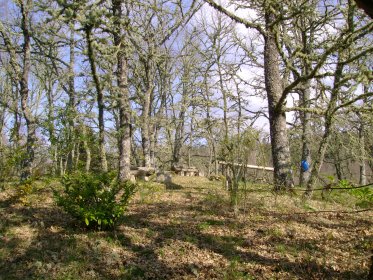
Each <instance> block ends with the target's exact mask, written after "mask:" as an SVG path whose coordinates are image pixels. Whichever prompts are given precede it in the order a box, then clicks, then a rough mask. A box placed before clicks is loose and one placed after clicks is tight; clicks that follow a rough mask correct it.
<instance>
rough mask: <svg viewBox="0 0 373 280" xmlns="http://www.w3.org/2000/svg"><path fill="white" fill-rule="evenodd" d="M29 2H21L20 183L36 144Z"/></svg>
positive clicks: (29, 171) (29, 169)
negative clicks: (23, 148)
mask: <svg viewBox="0 0 373 280" xmlns="http://www.w3.org/2000/svg"><path fill="white" fill-rule="evenodd" d="M30 8H31V0H28V1H26V3H24V2H23V1H21V12H22V25H21V27H22V33H23V39H24V42H23V51H22V53H23V69H22V76H21V78H20V81H19V83H20V94H21V108H22V112H23V116H24V118H25V120H26V126H27V140H26V155H25V158H24V159H23V162H22V171H21V182H23V181H25V180H27V179H29V178H30V177H31V175H32V165H33V162H34V157H35V143H36V120H35V117H34V116H33V115H32V112H31V110H30V108H29V106H28V97H29V89H28V86H29V73H30V67H31V36H30V31H29V26H28V23H29V20H30V18H29V9H30Z"/></svg>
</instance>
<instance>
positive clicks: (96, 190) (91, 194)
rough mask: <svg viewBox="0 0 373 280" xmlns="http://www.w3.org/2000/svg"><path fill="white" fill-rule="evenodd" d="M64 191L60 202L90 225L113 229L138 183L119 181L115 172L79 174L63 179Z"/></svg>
mask: <svg viewBox="0 0 373 280" xmlns="http://www.w3.org/2000/svg"><path fill="white" fill-rule="evenodd" d="M62 185H63V186H64V187H65V189H64V192H63V194H59V193H57V192H55V198H56V201H57V204H58V205H59V206H62V207H63V208H64V210H65V211H66V212H68V213H69V214H71V215H72V216H74V217H76V218H77V219H78V220H80V221H81V222H82V223H84V224H85V225H86V226H87V227H89V228H98V229H112V228H114V226H115V223H116V221H117V220H118V218H120V217H121V216H123V214H124V211H125V209H126V206H127V204H128V202H129V199H130V198H131V196H132V195H133V194H134V193H135V189H136V185H135V184H133V183H131V182H129V181H127V182H125V183H119V182H118V181H117V180H116V176H115V174H113V173H99V174H86V173H75V174H72V175H65V176H64V177H63V178H62Z"/></svg>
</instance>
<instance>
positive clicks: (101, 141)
mask: <svg viewBox="0 0 373 280" xmlns="http://www.w3.org/2000/svg"><path fill="white" fill-rule="evenodd" d="M91 33H92V27H91V26H86V28H85V34H86V39H87V46H88V59H89V64H90V66H91V73H92V77H93V82H94V84H95V88H96V93H97V107H98V147H99V160H100V164H101V169H102V171H104V172H106V171H107V170H108V167H107V160H106V150H105V123H104V95H103V93H102V88H101V84H100V80H99V77H98V74H97V71H96V60H95V56H94V51H93V46H92V34H91Z"/></svg>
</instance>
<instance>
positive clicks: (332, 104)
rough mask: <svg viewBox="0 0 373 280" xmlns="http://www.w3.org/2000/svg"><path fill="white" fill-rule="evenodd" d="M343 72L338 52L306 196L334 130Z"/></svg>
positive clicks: (315, 177) (311, 190) (312, 185)
mask: <svg viewBox="0 0 373 280" xmlns="http://www.w3.org/2000/svg"><path fill="white" fill-rule="evenodd" d="M342 73H343V63H342V58H341V53H339V54H338V63H337V66H336V69H335V73H334V83H333V89H332V92H331V99H330V101H329V103H328V108H327V110H326V114H325V129H324V134H323V137H322V139H321V142H320V145H319V149H318V153H317V154H316V156H315V159H314V163H313V165H312V166H311V168H310V173H311V176H310V179H309V181H308V184H307V191H306V192H305V193H304V195H305V196H306V197H311V195H312V192H313V188H314V185H315V184H316V180H317V178H318V177H319V173H320V169H321V166H322V163H323V161H324V157H325V152H326V149H327V148H328V145H329V139H330V136H331V132H332V125H333V117H334V113H335V112H334V110H335V108H336V106H337V100H338V95H339V92H338V91H339V88H340V86H341V85H340V80H341V77H342Z"/></svg>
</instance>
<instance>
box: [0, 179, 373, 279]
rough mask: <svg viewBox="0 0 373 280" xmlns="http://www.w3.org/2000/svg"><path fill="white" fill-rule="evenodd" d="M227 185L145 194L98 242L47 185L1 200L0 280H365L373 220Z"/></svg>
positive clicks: (178, 186) (146, 188)
mask: <svg viewBox="0 0 373 280" xmlns="http://www.w3.org/2000/svg"><path fill="white" fill-rule="evenodd" d="M49 185H50V184H49ZM228 201H229V199H228V197H227V194H226V191H225V190H224V189H223V188H222V187H221V186H220V183H219V182H210V181H208V180H207V179H205V178H197V177H176V178H174V180H173V184H171V185H168V186H164V185H162V184H144V185H143V186H142V187H141V189H140V191H139V192H138V193H137V195H136V197H135V198H134V200H133V201H132V203H131V205H130V207H129V209H128V212H127V214H126V216H125V217H124V219H123V222H122V224H121V225H120V226H118V228H117V229H116V231H115V232H88V231H86V230H85V229H83V228H80V227H79V226H78V225H77V223H76V221H74V220H72V219H71V218H70V217H68V216H67V215H66V214H64V213H63V212H62V210H61V209H60V208H58V207H56V206H55V204H54V202H53V199H52V194H51V191H49V188H43V187H42V184H40V185H39V187H37V188H35V189H34V192H32V193H30V194H28V195H27V196H26V197H23V198H21V199H20V197H19V196H17V193H16V192H15V191H14V188H12V187H10V186H8V187H6V189H5V191H2V192H0V215H1V217H2V218H1V221H0V279H2V280H5V279H364V278H366V276H367V273H368V266H369V261H368V255H369V248H370V246H372V241H373V239H372V234H373V226H372V225H373V220H372V217H371V216H369V214H371V213H370V212H365V213H353V214H352V213H351V214H346V213H344V214H340V213H319V214H307V215H303V214H294V213H300V212H306V211H309V210H313V211H314V210H325V209H334V210H335V209H337V210H342V211H346V210H352V209H351V207H352V205H349V207H346V206H344V205H341V204H339V203H337V202H333V201H331V202H324V201H319V200H311V201H308V202H307V203H306V202H304V201H302V200H301V198H300V197H298V196H293V197H292V196H287V195H280V196H274V195H273V194H271V193H247V195H246V196H245V199H244V198H241V205H240V210H241V211H240V214H239V215H238V216H235V215H234V213H233V212H232V211H231V210H230V207H229V204H228Z"/></svg>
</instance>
